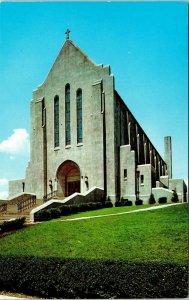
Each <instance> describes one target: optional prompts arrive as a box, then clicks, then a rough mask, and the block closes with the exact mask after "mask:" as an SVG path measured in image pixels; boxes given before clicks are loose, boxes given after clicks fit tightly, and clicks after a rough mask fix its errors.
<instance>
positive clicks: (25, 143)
mask: <svg viewBox="0 0 189 300" xmlns="http://www.w3.org/2000/svg"><path fill="white" fill-rule="evenodd" d="M29 145H30V142H29V134H28V133H27V131H26V129H24V128H20V129H14V130H13V134H12V135H11V136H10V137H8V138H7V139H6V140H4V141H2V142H1V143H0V152H3V153H7V154H12V155H15V154H23V153H29ZM12 157H13V156H10V159H12Z"/></svg>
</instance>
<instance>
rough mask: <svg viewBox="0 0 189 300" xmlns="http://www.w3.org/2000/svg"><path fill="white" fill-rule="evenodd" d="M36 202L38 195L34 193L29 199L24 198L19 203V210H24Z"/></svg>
mask: <svg viewBox="0 0 189 300" xmlns="http://www.w3.org/2000/svg"><path fill="white" fill-rule="evenodd" d="M35 204H36V196H35V195H32V196H30V197H29V198H27V199H23V200H21V201H19V202H18V203H17V208H18V212H19V213H20V212H22V211H24V210H25V209H28V208H30V207H32V206H34V205H35Z"/></svg>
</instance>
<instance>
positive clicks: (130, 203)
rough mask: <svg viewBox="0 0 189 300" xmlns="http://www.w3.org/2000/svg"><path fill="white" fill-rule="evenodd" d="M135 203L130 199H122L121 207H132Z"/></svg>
mask: <svg viewBox="0 0 189 300" xmlns="http://www.w3.org/2000/svg"><path fill="white" fill-rule="evenodd" d="M132 205H133V202H132V201H131V200H128V199H124V198H121V206H132Z"/></svg>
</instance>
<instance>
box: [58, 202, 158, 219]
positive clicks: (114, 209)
mask: <svg viewBox="0 0 189 300" xmlns="http://www.w3.org/2000/svg"><path fill="white" fill-rule="evenodd" d="M153 206H159V204H153V205H150V204H144V205H138V206H135V205H134V206H121V207H110V208H103V209H98V210H92V211H86V212H81V213H79V214H73V215H69V216H64V217H61V219H62V220H66V219H77V218H81V217H92V216H97V215H98V216H101V215H109V214H116V213H123V212H127V211H132V210H139V209H143V208H148V207H153Z"/></svg>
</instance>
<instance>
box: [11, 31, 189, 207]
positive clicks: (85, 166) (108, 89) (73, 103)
mask: <svg viewBox="0 0 189 300" xmlns="http://www.w3.org/2000/svg"><path fill="white" fill-rule="evenodd" d="M30 105H31V130H30V139H31V153H30V155H31V158H30V162H29V164H28V167H27V169H26V176H25V178H24V179H19V180H13V181H10V182H9V196H10V197H13V196H15V195H17V194H19V193H23V192H29V193H34V194H36V196H37V198H38V199H42V198H43V197H46V196H47V195H48V194H50V193H51V192H52V191H53V192H55V193H56V197H57V198H58V199H64V198H65V197H68V196H70V195H72V194H73V193H75V192H77V193H81V194H83V193H86V192H87V191H88V190H90V189H91V188H93V187H98V188H100V189H103V191H104V195H105V197H106V198H108V199H110V200H111V201H112V202H113V203H115V201H116V200H118V201H119V200H120V199H121V198H124V199H129V200H132V201H133V203H134V201H135V200H136V199H138V198H140V199H142V200H143V201H144V203H147V202H148V199H149V196H150V194H151V193H152V192H153V193H155V194H156V192H157V195H160V196H161V195H164V194H162V193H163V192H165V191H167V192H170V191H172V190H174V189H175V190H176V191H177V194H178V195H179V199H180V201H185V192H186V191H185V190H186V187H185V184H184V181H183V180H182V179H172V151H171V137H165V140H164V142H165V157H164V159H163V158H162V157H161V155H160V154H159V153H158V151H157V150H156V148H155V147H154V146H153V144H152V142H151V141H150V140H149V138H148V136H147V135H146V133H145V132H144V130H143V129H142V127H141V126H140V125H139V123H138V122H137V120H136V119H135V117H134V116H133V114H132V113H131V111H130V110H129V108H128V107H127V105H126V104H125V102H124V101H123V99H122V98H121V97H120V95H119V93H118V92H117V91H116V89H115V79H114V76H113V75H112V74H111V70H110V66H103V65H97V64H96V63H94V62H93V61H92V60H91V59H90V58H89V57H88V56H87V55H86V54H85V53H84V52H83V51H82V50H81V49H80V48H79V47H78V46H76V45H75V43H74V42H73V41H71V40H70V39H69V34H68V33H67V39H66V41H65V43H64V45H63V47H62V49H61V51H60V53H59V55H58V57H57V58H56V60H55V62H54V64H53V66H52V68H51V69H50V72H49V74H48V75H47V78H46V79H45V81H44V83H43V84H42V85H40V86H38V87H37V89H36V90H34V91H33V96H32V100H31V104H30ZM162 191H163V192H162Z"/></svg>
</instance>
